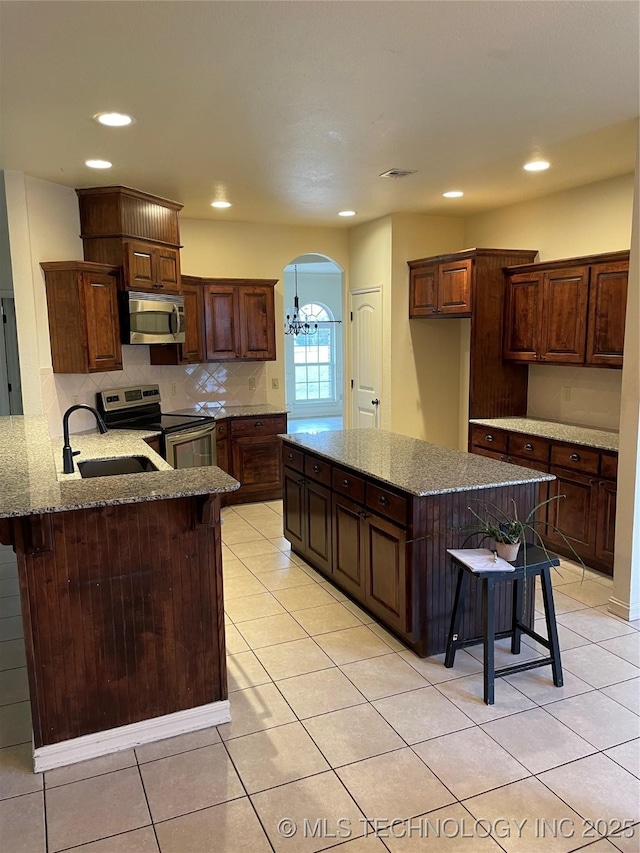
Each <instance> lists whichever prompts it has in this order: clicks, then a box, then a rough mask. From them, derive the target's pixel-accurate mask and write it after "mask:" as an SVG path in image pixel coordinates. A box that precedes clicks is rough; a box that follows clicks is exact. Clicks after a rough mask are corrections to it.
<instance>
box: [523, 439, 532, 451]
mask: <svg viewBox="0 0 640 853" xmlns="http://www.w3.org/2000/svg"><path fill="white" fill-rule="evenodd" d="M524 449H525V450H533V444H531V443H530V442H529V441H528V442H527V443H526V444H525V446H524Z"/></svg>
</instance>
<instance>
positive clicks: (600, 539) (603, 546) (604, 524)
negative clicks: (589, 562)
mask: <svg viewBox="0 0 640 853" xmlns="http://www.w3.org/2000/svg"><path fill="white" fill-rule="evenodd" d="M615 537H616V484H615V483H608V482H606V481H605V480H601V481H600V482H599V483H598V523H597V530H596V557H597V558H598V559H599V560H602V561H604V562H605V563H606V564H607V567H608V569H607V570H608V572H609V574H613V555H614V546H615Z"/></svg>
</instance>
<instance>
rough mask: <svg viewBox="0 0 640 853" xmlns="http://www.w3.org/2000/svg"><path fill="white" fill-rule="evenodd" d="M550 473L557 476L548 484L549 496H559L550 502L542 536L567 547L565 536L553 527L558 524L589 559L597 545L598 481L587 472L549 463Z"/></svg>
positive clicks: (555, 544)
mask: <svg viewBox="0 0 640 853" xmlns="http://www.w3.org/2000/svg"><path fill="white" fill-rule="evenodd" d="M550 473H551V474H553V475H554V476H555V477H556V479H555V480H553V481H552V482H551V484H550V487H549V493H550V494H549V497H557V498H558V500H555V501H552V502H551V503H550V504H549V511H548V522H549V527H548V528H547V532H546V535H545V538H546V540H547V541H548V542H549V544H550V545H551V546H555V547H559V548H566V547H567V545H566V542H565V540H564V538H563V537H562V536H560V535H559V534H558V533H557V532H556V531H555V530H554V529H553V528H554V527H557V528H558V530H560V531H562V533H563V534H564V536H566V538H567V539H568V540H569V541H570V542H571V544H572V546H573V547H574V548H575V549H576V551H577V552H578V554H579V555H580V556H581V557H582V558H583V559H585V558H587V559H588V558H589V557H590V556H591V555H592V554H593V553H594V552H595V546H596V522H597V505H598V489H597V482H596V481H595V480H594V479H593V477H589V476H587V475H586V474H581V473H579V472H577V471H567V470H565V469H563V468H556V467H554V466H551V468H550ZM594 485H595V486H596V488H594Z"/></svg>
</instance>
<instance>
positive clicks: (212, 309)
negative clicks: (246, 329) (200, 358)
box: [203, 284, 240, 361]
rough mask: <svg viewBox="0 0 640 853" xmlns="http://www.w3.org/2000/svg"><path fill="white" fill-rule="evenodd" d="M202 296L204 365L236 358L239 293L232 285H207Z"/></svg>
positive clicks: (238, 345) (237, 350) (237, 353)
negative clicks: (205, 360)
mask: <svg viewBox="0 0 640 853" xmlns="http://www.w3.org/2000/svg"><path fill="white" fill-rule="evenodd" d="M203 296H204V326H205V355H206V357H207V361H229V360H230V359H235V358H238V356H239V351H240V344H239V340H238V329H237V317H238V289H237V288H236V287H233V286H231V285H223V284H209V285H207V286H206V287H205V288H204V294H203Z"/></svg>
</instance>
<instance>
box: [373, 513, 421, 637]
mask: <svg viewBox="0 0 640 853" xmlns="http://www.w3.org/2000/svg"><path fill="white" fill-rule="evenodd" d="M362 556H363V561H364V585H365V604H366V606H367V607H368V608H369V610H371V611H372V613H376V614H377V615H378V616H380V618H381V619H383V621H385V622H386V623H387V624H388V625H390V626H391V627H393V628H396V629H397V630H398V631H401V632H403V633H405V634H408V633H410V631H411V611H410V606H409V599H410V597H411V595H410V593H411V591H410V590H407V578H406V533H405V531H404V530H403V529H402V528H401V527H398V526H397V525H395V524H392V523H391V522H390V521H387V520H386V519H384V518H380V517H379V516H377V515H370V516H369V517H368V518H367V520H366V528H365V537H364V548H363V555H362Z"/></svg>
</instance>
